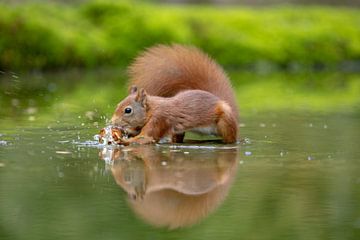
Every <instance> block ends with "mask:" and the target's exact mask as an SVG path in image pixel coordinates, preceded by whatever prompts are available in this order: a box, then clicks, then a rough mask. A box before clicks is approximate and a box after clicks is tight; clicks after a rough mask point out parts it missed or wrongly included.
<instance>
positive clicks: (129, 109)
mask: <svg viewBox="0 0 360 240" xmlns="http://www.w3.org/2000/svg"><path fill="white" fill-rule="evenodd" d="M131 112H132V109H131V108H129V107H127V108H125V109H124V113H125V114H130V113H131Z"/></svg>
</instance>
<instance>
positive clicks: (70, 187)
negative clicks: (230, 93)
mask: <svg viewBox="0 0 360 240" xmlns="http://www.w3.org/2000/svg"><path fill="white" fill-rule="evenodd" d="M21 78H22V77H21V76H20V77H19V78H18V79H21ZM54 84H56V85H57V88H58V89H59V91H60V93H59V94H53V95H52V93H51V92H50V93H49V92H45V93H46V94H49V95H48V97H47V98H48V99H49V101H48V102H49V103H48V104H45V103H44V105H40V103H37V102H42V101H40V100H39V99H41V98H42V97H41V96H40V97H39V96H32V98H33V102H32V106H31V107H33V108H36V109H37V111H38V114H34V113H30V114H29V113H27V112H26V111H25V112H23V109H27V108H29V107H30V105H31V104H29V103H26V101H24V99H23V98H21V97H19V95H20V94H19V95H17V97H16V99H18V104H19V105H22V107H21V108H16V107H14V108H13V110H11V111H6V112H5V111H3V112H2V114H3V115H2V116H3V118H2V119H1V121H0V126H1V128H0V239H239V238H243V239H359V237H360V207H359V204H358V203H359V202H360V164H359V158H360V149H359V142H360V115H359V114H358V111H348V110H346V111H338V110H336V111H332V112H329V111H323V112H317V111H299V110H292V111H291V110H277V111H255V112H254V111H249V112H247V113H245V114H243V116H242V118H241V119H242V121H241V125H240V134H241V142H240V143H239V144H235V145H222V144H220V143H218V142H217V141H216V140H212V141H208V142H203V141H201V142H189V139H190V138H193V137H194V136H189V137H188V143H186V144H181V145H169V144H159V145H155V146H129V147H111V146H106V147H104V146H101V145H99V144H97V143H96V142H95V141H94V140H93V136H94V135H95V134H97V133H98V132H99V130H100V129H101V128H102V127H104V125H105V118H106V117H107V116H109V113H111V109H112V107H113V106H112V105H111V106H107V104H103V105H102V106H103V108H102V109H105V110H103V111H105V112H101V110H98V112H96V111H95V110H94V108H88V109H87V108H86V109H81V111H79V110H78V109H80V108H79V107H78V106H74V105H70V104H69V103H70V102H72V103H75V102H79V105H81V104H85V105H86V103H82V102H81V99H82V94H80V93H79V92H77V91H76V90H74V91H75V93H74V92H73V95H76V99H77V100H76V101H72V100H66V101H68V102H65V100H63V99H62V98H61V96H62V95H63V94H64V92H62V90H61V89H64V88H66V87H65V86H66V85H62V84H59V82H56V83H54ZM80 84H81V83H80ZM39 86H42V84H39ZM109 88H110V87H109ZM21 89H23V88H21ZM39 89H40V90H41V88H40V87H39ZM106 89H107V88H106ZM40 90H39V91H40ZM40 92H41V91H40ZM85 92H86V89H85ZM12 94H13V95H11V97H9V98H7V96H8V95H6V96H5V95H2V97H3V98H2V99H3V100H4V99H5V101H10V102H11V100H10V99H12V98H14V94H18V92H13V93H12ZM46 94H45V95H46ZM99 94H101V90H99ZM45 95H44V96H45ZM73 95H67V96H68V97H73ZM27 96H29V95H27ZM74 99H75V97H74ZM60 101H62V102H63V103H64V102H65V103H66V104H67V107H69V106H70V107H69V108H68V109H67V110H66V111H67V112H66V111H64V112H62V111H63V110H59V108H58V109H57V110H56V111H57V115H55V116H56V117H53V118H48V115H53V113H54V112H55V111H54V112H53V111H52V110H51V109H52V108H53V107H54V106H60V105H59V103H58V102H60ZM108 101H110V100H108ZM36 103H37V104H36ZM27 104H28V105H27ZM54 104H55V105H54ZM94 104H95V105H98V104H99V103H97V102H95V103H94ZM113 105H115V103H114V104H113ZM60 107H61V106H60ZM96 107H99V109H100V107H101V106H96ZM44 109H45V110H44ZM106 109H108V110H106ZM12 111H13V112H12ZM89 111H91V112H93V115H91V114H89V113H88V112H89ZM108 112H109V113H108ZM14 113H19V114H20V117H19V116H14V115H12V114H14ZM86 114H88V115H89V116H90V115H91V116H92V119H90V118H89V117H86ZM29 116H33V117H34V118H35V119H33V120H31V119H29Z"/></svg>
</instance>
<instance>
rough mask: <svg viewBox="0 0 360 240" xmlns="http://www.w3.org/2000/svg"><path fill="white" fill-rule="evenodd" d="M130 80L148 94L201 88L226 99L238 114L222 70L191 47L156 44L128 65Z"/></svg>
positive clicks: (167, 93) (173, 92)
mask: <svg viewBox="0 0 360 240" xmlns="http://www.w3.org/2000/svg"><path fill="white" fill-rule="evenodd" d="M129 75H130V84H131V85H136V86H138V87H140V88H144V89H145V90H146V91H147V93H148V94H150V95H154V96H161V97H172V96H174V95H176V94H177V93H178V92H180V91H183V90H189V89H198V90H204V91H207V92H210V93H212V94H214V95H215V96H217V97H219V98H220V99H222V100H224V101H226V102H227V103H228V104H229V105H230V107H231V109H232V112H233V113H234V115H235V116H236V117H237V116H238V110H237V106H236V100H235V96H234V93H233V90H232V87H231V83H230V81H229V79H228V77H227V76H226V74H225V72H224V70H223V69H222V67H221V66H219V65H218V64H217V63H216V62H215V61H213V60H212V59H211V58H210V57H209V56H208V55H206V54H205V53H203V52H202V51H200V50H199V49H197V48H195V47H188V46H182V45H171V46H166V45H158V46H155V47H151V48H149V49H148V50H147V51H145V52H144V53H143V54H141V55H140V56H139V57H137V58H136V59H135V62H134V63H133V64H132V65H131V66H130V67H129Z"/></svg>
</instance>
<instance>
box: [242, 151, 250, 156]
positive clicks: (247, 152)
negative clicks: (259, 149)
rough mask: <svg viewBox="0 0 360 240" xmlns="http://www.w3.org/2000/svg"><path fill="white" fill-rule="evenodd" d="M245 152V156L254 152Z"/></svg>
mask: <svg viewBox="0 0 360 240" xmlns="http://www.w3.org/2000/svg"><path fill="white" fill-rule="evenodd" d="M244 154H245V156H251V154H252V152H249V151H246V152H245V153H244Z"/></svg>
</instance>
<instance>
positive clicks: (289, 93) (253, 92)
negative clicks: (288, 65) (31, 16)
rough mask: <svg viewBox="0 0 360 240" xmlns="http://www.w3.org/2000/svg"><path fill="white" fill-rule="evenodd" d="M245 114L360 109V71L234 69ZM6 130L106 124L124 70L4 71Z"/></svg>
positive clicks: (122, 88) (0, 98) (120, 93)
mask: <svg viewBox="0 0 360 240" xmlns="http://www.w3.org/2000/svg"><path fill="white" fill-rule="evenodd" d="M229 75H230V78H231V79H232V82H233V85H234V90H235V93H236V96H237V102H238V104H239V107H240V115H241V117H244V116H251V115H253V114H257V113H259V112H268V113H275V112H294V111H296V112H310V113H311V112H316V113H317V114H319V113H325V114H329V113H336V112H337V113H339V112H340V113H346V112H350V113H355V114H359V113H360V108H359V106H360V98H359V96H360V75H359V74H344V73H339V72H332V73H331V72H318V73H314V72H313V73H297V74H293V73H288V72H273V73H271V74H266V75H263V74H259V73H258V74H255V73H253V72H249V71H241V72H240V71H230V72H229ZM1 80H2V81H0V89H1V91H0V92H1V93H0V119H1V120H0V128H1V127H3V128H5V127H10V126H19V125H28V124H31V125H34V126H43V124H44V123H46V124H47V123H49V122H55V121H61V122H64V123H66V122H74V121H78V122H79V123H86V124H91V125H92V124H94V125H96V126H98V125H99V126H103V125H105V124H106V120H107V119H110V117H111V115H112V113H113V111H114V109H115V107H116V104H117V103H118V102H119V101H120V100H121V99H123V98H124V97H125V96H126V95H127V89H126V84H125V81H126V76H125V73H124V71H122V70H119V69H106V68H104V69H100V68H98V69H96V70H91V71H89V70H88V71H79V70H72V71H61V72H59V73H54V72H52V73H37V74H19V75H15V74H11V73H6V74H3V75H2V78H1Z"/></svg>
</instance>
